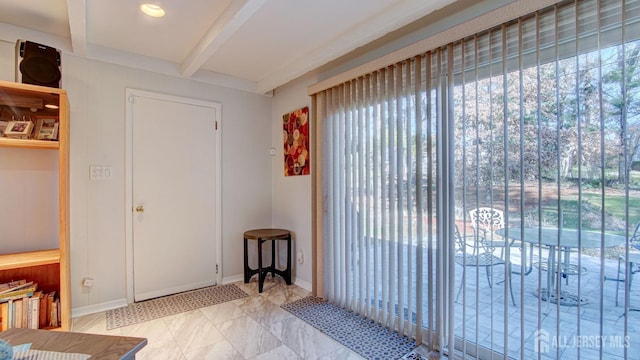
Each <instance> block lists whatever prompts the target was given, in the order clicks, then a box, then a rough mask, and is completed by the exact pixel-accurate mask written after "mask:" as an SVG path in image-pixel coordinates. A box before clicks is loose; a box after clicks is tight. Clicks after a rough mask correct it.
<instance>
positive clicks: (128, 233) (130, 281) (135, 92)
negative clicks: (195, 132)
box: [125, 88, 222, 304]
mask: <svg viewBox="0 0 640 360" xmlns="http://www.w3.org/2000/svg"><path fill="white" fill-rule="evenodd" d="M136 97H143V98H150V99H156V100H164V101H172V102H179V103H186V104H190V105H199V106H205V107H210V108H214V109H215V113H216V119H215V121H216V131H215V142H216V148H215V149H216V154H215V167H216V177H215V182H216V183H215V186H214V192H215V197H216V204H215V241H216V277H215V278H216V284H221V283H222V218H221V216H222V104H220V103H217V102H213V101H206V100H197V99H192V98H186V97H181V96H174V95H168V94H162V93H157V92H152V91H146V90H139V89H133V88H125V104H126V105H125V113H126V115H125V214H126V215H125V254H126V255H125V258H126V259H125V261H126V268H127V270H126V276H127V285H126V287H127V288H126V295H127V303H128V304H131V303H133V302H134V277H133V217H134V216H135V212H134V208H133V106H132V104H133V102H134V101H135V100H134V99H135V98H136Z"/></svg>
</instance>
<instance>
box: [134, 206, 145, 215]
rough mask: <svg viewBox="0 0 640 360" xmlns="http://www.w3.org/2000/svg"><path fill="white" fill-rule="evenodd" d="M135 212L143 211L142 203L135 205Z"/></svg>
mask: <svg viewBox="0 0 640 360" xmlns="http://www.w3.org/2000/svg"><path fill="white" fill-rule="evenodd" d="M136 212H139V213H141V212H144V206H142V205H138V206H136Z"/></svg>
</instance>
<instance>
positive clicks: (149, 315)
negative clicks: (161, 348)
mask: <svg viewBox="0 0 640 360" xmlns="http://www.w3.org/2000/svg"><path fill="white" fill-rule="evenodd" d="M247 296H249V295H248V294H247V293H245V292H244V291H242V289H240V288H239V287H237V286H236V285H234V284H228V285H217V286H210V287H206V288H202V289H197V290H192V291H187V292H183V293H179V294H175V295H169V296H164V297H160V298H156V299H151V300H145V301H141V302H137V303H133V304H130V305H128V306H125V307H121V308H118V309H113V310H109V311H107V312H106V314H107V330H111V329H116V328H119V327H123V326H129V325H134V324H138V323H141V322H144V321H149V320H154V319H158V318H161V317H165V316H169V315H174V314H179V313H183V312H187V311H191V310H195V309H199V308H203V307H207V306H211V305H216V304H220V303H223V302H227V301H231V300H235V299H241V298H244V297H247Z"/></svg>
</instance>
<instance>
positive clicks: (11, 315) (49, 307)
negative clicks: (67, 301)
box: [0, 280, 60, 331]
mask: <svg viewBox="0 0 640 360" xmlns="http://www.w3.org/2000/svg"><path fill="white" fill-rule="evenodd" d="M59 324H60V299H59V298H57V297H56V293H55V291H53V292H49V293H46V292H43V291H41V290H38V284H36V283H34V282H33V281H29V282H28V281H26V280H19V281H12V282H8V283H4V284H0V331H4V330H7V329H12V328H30V329H46V328H55V327H59V326H60V325H59Z"/></svg>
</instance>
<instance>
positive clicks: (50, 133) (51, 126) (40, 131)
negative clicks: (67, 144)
mask: <svg viewBox="0 0 640 360" xmlns="http://www.w3.org/2000/svg"><path fill="white" fill-rule="evenodd" d="M34 139H36V140H58V122H57V121H56V119H51V118H42V119H38V120H37V121H36V130H35V132H34Z"/></svg>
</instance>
